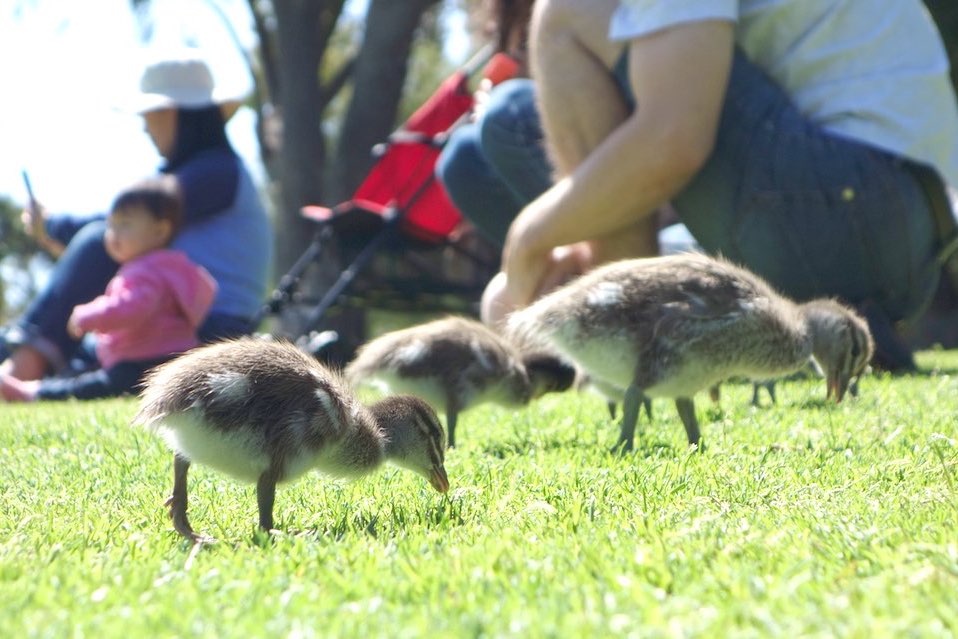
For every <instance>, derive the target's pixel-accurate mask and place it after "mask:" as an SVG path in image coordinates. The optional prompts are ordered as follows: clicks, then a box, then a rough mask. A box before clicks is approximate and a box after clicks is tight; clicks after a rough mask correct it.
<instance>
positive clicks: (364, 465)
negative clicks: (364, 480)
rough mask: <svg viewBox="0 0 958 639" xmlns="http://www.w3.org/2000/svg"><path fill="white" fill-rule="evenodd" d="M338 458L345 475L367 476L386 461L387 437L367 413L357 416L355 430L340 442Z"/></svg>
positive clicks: (363, 412)
mask: <svg viewBox="0 0 958 639" xmlns="http://www.w3.org/2000/svg"><path fill="white" fill-rule="evenodd" d="M336 457H337V458H338V459H337V461H338V464H337V465H339V467H340V468H342V469H343V471H344V474H348V475H353V476H359V475H365V474H366V473H369V472H371V471H373V470H375V469H376V468H377V467H378V466H380V465H381V464H382V463H383V461H384V460H385V437H384V436H383V433H382V432H381V431H380V430H379V428H378V427H377V426H376V424H375V421H374V420H373V418H372V416H371V415H369V413H368V412H366V411H360V412H359V413H358V414H357V415H356V422H355V428H353V429H351V430H350V431H349V432H348V433H346V434H345V435H344V437H343V438H342V439H341V440H340V442H339V445H338V446H337V452H336Z"/></svg>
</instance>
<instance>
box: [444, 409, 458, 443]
mask: <svg viewBox="0 0 958 639" xmlns="http://www.w3.org/2000/svg"><path fill="white" fill-rule="evenodd" d="M457 417H458V411H456V409H455V408H454V407H452V406H449V407H447V408H446V430H448V431H449V432H448V433H447V435H448V437H446V447H447V448H455V446H456V418H457Z"/></svg>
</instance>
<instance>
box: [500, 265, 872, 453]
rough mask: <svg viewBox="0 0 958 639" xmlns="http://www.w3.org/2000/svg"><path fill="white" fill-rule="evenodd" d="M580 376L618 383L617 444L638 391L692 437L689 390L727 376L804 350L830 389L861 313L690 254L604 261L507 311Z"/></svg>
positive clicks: (781, 362)
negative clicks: (798, 300) (798, 295)
mask: <svg viewBox="0 0 958 639" xmlns="http://www.w3.org/2000/svg"><path fill="white" fill-rule="evenodd" d="M507 327H508V331H509V332H510V333H511V334H516V335H524V334H536V335H538V337H539V338H544V339H546V340H547V341H548V342H549V343H551V344H552V346H553V347H554V348H555V349H556V350H557V351H558V352H559V353H560V354H561V355H562V356H565V357H568V358H569V359H571V360H572V361H574V362H575V363H576V364H577V365H578V366H579V367H581V368H582V369H584V370H585V371H586V372H587V373H588V374H589V376H590V377H591V378H593V379H595V380H598V381H599V382H600V383H603V384H605V385H606V386H609V387H612V388H619V389H623V390H624V396H625V401H624V407H623V419H622V430H621V433H620V435H619V442H618V447H620V448H622V449H624V450H631V449H632V445H633V438H634V432H635V422H636V418H637V415H638V407H639V401H640V398H641V397H642V395H643V394H645V395H647V396H649V397H670V398H674V399H675V405H676V408H677V409H678V412H679V416H680V417H681V419H682V423H683V424H684V425H685V430H686V434H687V435H688V440H689V443H690V444H698V443H699V439H700V435H699V426H698V422H697V420H696V417H695V409H694V404H693V402H692V397H693V395H694V394H695V393H696V392H698V391H699V390H701V389H704V388H709V387H710V386H714V385H715V384H717V383H718V382H721V381H722V380H725V379H728V378H729V377H732V376H735V375H740V376H743V377H746V378H748V379H753V380H767V379H774V378H778V377H781V376H783V375H785V374H787V373H791V372H793V371H795V370H797V369H799V368H801V367H802V366H804V365H805V363H806V362H807V361H808V359H809V357H814V358H815V360H816V361H817V363H818V364H819V366H820V367H821V369H822V370H823V371H824V373H825V377H826V381H827V396H828V397H834V398H835V400H836V401H841V399H842V397H843V396H844V394H845V391H846V390H847V388H848V385H849V383H850V381H851V380H852V379H853V378H857V377H858V376H859V375H861V374H862V372H863V371H864V370H865V367H866V365H867V364H868V360H869V359H870V358H871V355H872V352H873V350H874V345H873V343H872V338H871V334H870V333H869V332H868V326H867V324H866V323H865V320H864V319H862V318H861V317H860V316H858V315H857V314H856V313H855V312H854V311H852V310H851V309H849V308H847V307H845V306H843V305H841V304H839V303H838V302H835V301H833V300H827V299H822V300H815V301H812V302H808V303H806V304H800V305H799V304H795V303H793V302H791V301H790V300H788V299H786V298H784V297H782V296H781V295H779V294H778V293H776V292H775V291H774V290H772V288H771V287H770V286H769V285H768V284H766V283H765V282H764V281H763V280H762V279H761V278H759V277H758V276H756V275H755V274H753V273H751V272H749V271H747V270H745V269H742V268H739V267H737V266H734V265H733V264H731V263H730V262H727V261H724V260H720V259H713V258H709V257H706V256H704V255H698V254H682V255H671V256H666V257H659V258H650V259H635V260H624V261H621V262H615V263H612V264H607V265H605V266H602V267H599V268H597V269H595V270H593V271H591V272H589V273H586V274H585V275H583V276H582V277H580V278H578V279H576V280H573V281H572V282H570V283H568V284H566V285H565V286H563V287H561V288H559V289H557V290H555V291H553V292H552V293H549V294H548V295H546V296H544V297H542V298H541V299H539V300H538V301H536V302H535V303H533V304H532V305H531V306H529V307H528V308H525V309H523V310H520V311H517V312H515V313H513V314H512V315H511V316H510V317H509V319H508V325H507Z"/></svg>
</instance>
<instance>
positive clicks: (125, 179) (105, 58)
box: [0, 0, 258, 212]
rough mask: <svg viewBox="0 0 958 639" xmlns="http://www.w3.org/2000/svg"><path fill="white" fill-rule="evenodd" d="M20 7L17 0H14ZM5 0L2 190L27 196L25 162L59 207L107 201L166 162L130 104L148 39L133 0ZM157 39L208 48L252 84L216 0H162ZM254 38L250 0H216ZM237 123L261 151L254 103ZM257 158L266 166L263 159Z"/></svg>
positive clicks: (223, 67)
mask: <svg viewBox="0 0 958 639" xmlns="http://www.w3.org/2000/svg"><path fill="white" fill-rule="evenodd" d="M4 4H6V5H7V6H8V7H9V4H8V3H4ZM12 4H13V5H14V6H15V7H19V8H18V9H14V8H4V9H0V60H3V61H4V63H3V64H2V65H0V86H2V87H3V88H4V99H3V112H2V117H0V140H2V144H3V152H2V153H0V194H3V195H6V196H8V197H10V198H11V199H12V200H14V201H15V202H18V203H23V202H26V190H25V188H24V186H23V182H22V179H21V176H20V171H21V169H26V170H27V171H28V172H29V174H30V179H31V182H32V185H33V190H34V193H35V194H36V197H37V199H38V200H40V201H41V202H42V203H43V204H44V205H46V206H47V208H48V209H49V210H51V211H53V212H56V211H74V212H88V211H102V210H105V209H106V207H108V206H109V204H110V202H111V201H112V199H113V196H114V194H115V192H116V191H117V190H118V189H120V188H122V187H123V186H125V185H127V184H129V183H130V182H131V181H133V180H136V179H138V178H140V177H143V176H146V175H148V174H150V173H152V172H154V171H155V170H156V168H157V167H158V166H159V164H160V162H161V159H160V157H159V156H158V155H157V154H156V151H155V150H154V148H153V145H152V144H151V143H150V140H149V138H148V137H147V135H146V133H145V132H144V131H143V123H142V119H141V118H140V117H139V116H137V115H135V114H130V113H125V112H122V111H120V110H119V107H120V106H121V105H123V104H124V97H125V96H126V95H128V94H129V93H128V92H130V91H135V89H136V87H137V84H138V77H139V70H140V64H141V62H142V59H143V48H142V46H141V44H140V41H139V39H138V31H137V26H136V22H135V19H134V16H133V13H132V11H131V9H130V6H131V5H130V2H129V0H86V1H85V2H76V0H33V1H30V0H27V1H17V2H14V3H12ZM153 4H154V6H155V19H156V23H155V24H156V26H155V31H154V42H156V43H160V44H163V43H170V44H173V43H188V44H191V45H195V46H198V47H200V48H201V49H203V50H204V51H205V52H207V56H208V59H209V61H210V64H211V66H212V67H213V73H214V76H215V77H217V82H220V83H223V84H225V85H227V86H230V87H236V88H237V89H238V91H237V92H238V93H241V92H243V91H246V90H248V89H249V87H250V86H251V84H252V81H251V79H250V77H249V74H248V71H247V70H246V66H245V64H244V62H243V60H242V57H241V54H240V52H239V51H238V50H237V47H236V45H235V44H234V43H233V41H232V40H231V39H230V36H229V33H228V31H227V30H226V28H225V27H224V25H223V22H222V20H221V19H220V17H219V16H218V15H217V14H216V12H215V11H213V10H212V9H210V8H209V6H208V5H207V3H205V2H197V1H196V0H153ZM217 5H218V6H220V7H221V8H222V9H223V10H224V11H225V12H227V14H228V15H229V16H230V20H231V24H232V25H233V27H234V28H235V29H237V31H238V32H239V36H240V37H241V39H243V40H244V42H246V43H247V44H249V43H250V42H252V40H253V35H252V27H251V19H250V17H249V13H248V8H247V6H246V2H245V1H244V0H217ZM228 131H229V134H230V138H231V140H232V142H233V144H234V146H235V147H236V148H237V150H238V151H239V152H240V153H241V154H242V155H243V156H244V157H246V158H247V159H248V160H249V162H250V163H252V162H255V161H256V160H257V158H258V153H257V150H256V141H255V137H254V135H253V114H252V113H251V112H249V110H248V109H242V110H241V111H240V112H239V113H237V114H236V116H234V117H233V119H232V120H231V121H230V124H229V127H228ZM254 168H255V167H254Z"/></svg>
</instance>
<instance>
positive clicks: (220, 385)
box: [133, 338, 449, 541]
mask: <svg viewBox="0 0 958 639" xmlns="http://www.w3.org/2000/svg"><path fill="white" fill-rule="evenodd" d="M133 422H134V424H137V425H140V426H143V427H145V428H147V429H148V430H150V431H153V432H156V433H158V434H159V435H160V436H161V437H162V438H163V439H164V440H165V441H166V443H167V445H168V446H169V447H170V449H171V450H172V451H173V453H174V463H173V468H174V473H173V493H172V495H171V497H170V498H169V499H168V500H167V506H168V507H169V509H170V517H171V519H172V520H173V525H174V528H175V529H176V531H177V532H179V533H180V534H181V535H183V536H185V537H187V538H190V539H192V540H194V541H202V540H204V539H206V538H205V537H203V536H202V535H198V534H197V533H195V532H194V531H193V529H192V527H191V526H190V523H189V520H188V518H187V514H186V510H187V472H188V470H189V468H190V465H191V464H192V463H193V462H197V463H200V464H204V465H207V466H210V467H212V468H215V469H217V470H219V471H222V472H224V473H226V474H229V475H232V476H233V477H235V478H237V479H239V480H242V481H246V482H252V483H255V484H256V501H257V506H258V509H259V525H260V527H261V528H263V529H264V530H270V529H272V528H273V502H274V497H275V491H276V484H277V483H282V482H289V481H293V480H295V479H297V478H299V477H300V476H302V475H303V474H304V473H306V472H307V471H309V470H311V469H317V470H320V471H322V472H323V473H325V474H328V475H330V476H333V477H340V478H355V477H359V476H362V475H365V474H367V473H369V472H371V471H372V470H374V469H375V468H377V467H378V466H379V465H380V464H381V463H382V462H383V461H387V460H388V461H391V462H393V463H395V464H396V465H398V466H401V467H404V468H407V469H410V470H412V471H414V472H416V473H418V474H420V475H422V476H423V477H425V478H426V479H427V480H428V481H429V483H430V484H431V485H432V487H433V488H435V489H436V490H437V491H439V492H446V491H447V490H448V489H449V480H448V478H447V476H446V470H445V467H444V463H443V462H444V460H443V455H444V449H445V435H444V433H443V430H442V426H441V425H440V423H439V420H438V418H437V417H436V413H435V411H433V410H432V408H430V407H429V405H428V404H426V403H425V402H424V401H422V400H421V399H418V398H416V397H409V396H394V397H387V398H385V399H383V400H382V401H380V402H377V403H375V404H372V405H370V406H368V407H367V406H364V405H362V404H360V403H359V402H358V401H357V400H356V399H355V398H354V397H353V396H352V394H351V392H350V391H349V388H348V386H347V384H346V383H345V381H344V380H343V379H342V378H341V377H340V376H339V375H338V374H337V373H336V372H334V371H332V370H330V369H328V368H326V367H324V366H323V365H321V364H320V363H319V362H318V361H316V360H315V359H314V358H312V357H310V356H309V355H307V354H306V353H304V352H302V351H300V350H299V349H297V348H296V347H295V346H293V345H292V344H290V343H288V342H273V341H267V340H260V339H254V338H243V339H238V340H233V341H226V342H221V343H217V344H212V345H208V346H204V347H201V348H198V349H194V350H192V351H190V352H188V353H186V354H184V355H182V356H180V357H178V358H176V359H174V360H172V361H170V362H167V363H166V364H164V365H162V366H160V367H158V368H156V369H154V370H153V371H152V372H151V373H150V374H149V375H148V377H147V379H146V380H145V383H144V390H143V392H142V394H141V398H140V407H139V411H138V412H137V414H136V416H135V417H134V419H133Z"/></svg>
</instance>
